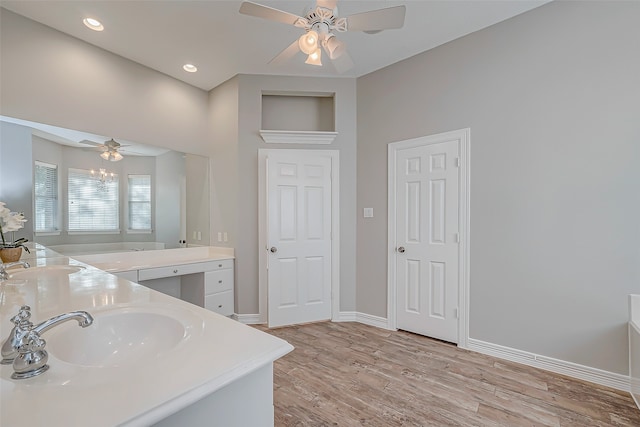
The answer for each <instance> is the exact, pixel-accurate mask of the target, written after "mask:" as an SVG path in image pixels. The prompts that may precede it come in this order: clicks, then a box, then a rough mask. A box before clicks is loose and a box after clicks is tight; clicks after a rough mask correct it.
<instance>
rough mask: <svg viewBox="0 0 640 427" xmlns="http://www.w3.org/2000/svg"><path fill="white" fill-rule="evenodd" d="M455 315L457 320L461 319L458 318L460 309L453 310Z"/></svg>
mask: <svg viewBox="0 0 640 427" xmlns="http://www.w3.org/2000/svg"><path fill="white" fill-rule="evenodd" d="M453 315H454V316H455V318H456V319H459V318H460V317H459V316H458V308H457V307H456V308H454V309H453Z"/></svg>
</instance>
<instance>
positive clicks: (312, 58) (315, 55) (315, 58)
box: [304, 48, 322, 65]
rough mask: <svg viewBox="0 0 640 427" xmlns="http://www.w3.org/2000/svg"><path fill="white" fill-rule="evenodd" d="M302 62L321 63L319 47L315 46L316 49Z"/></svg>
mask: <svg viewBox="0 0 640 427" xmlns="http://www.w3.org/2000/svg"><path fill="white" fill-rule="evenodd" d="M304 62H305V64H311V65H322V51H321V50H320V48H316V50H314V51H313V52H311V53H310V54H309V57H308V58H307V60H306V61H304Z"/></svg>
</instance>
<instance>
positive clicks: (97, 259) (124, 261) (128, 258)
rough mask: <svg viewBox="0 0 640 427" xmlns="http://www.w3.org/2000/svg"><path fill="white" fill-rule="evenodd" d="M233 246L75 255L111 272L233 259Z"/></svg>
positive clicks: (77, 258) (79, 259)
mask: <svg viewBox="0 0 640 427" xmlns="http://www.w3.org/2000/svg"><path fill="white" fill-rule="evenodd" d="M233 257H234V251H233V249H231V248H219V247H210V246H202V247H193V248H179V249H160V250H153V251H130V252H120V253H107V254H94V255H82V256H74V257H73V258H74V259H75V260H78V261H82V262H84V263H85V264H89V265H92V266H94V267H97V268H99V269H100V270H103V271H108V272H110V273H115V272H121V271H130V270H142V269H146V268H155V267H164V266H167V265H180V264H192V263H196V262H206V261H218V260H223V259H232V258H233Z"/></svg>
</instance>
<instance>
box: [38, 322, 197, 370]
mask: <svg viewBox="0 0 640 427" xmlns="http://www.w3.org/2000/svg"><path fill="white" fill-rule="evenodd" d="M93 317H94V322H93V324H92V325H90V326H88V327H86V328H80V327H78V325H77V324H76V323H75V322H69V323H66V324H64V325H60V326H59V327H57V328H54V329H51V330H50V331H48V332H46V333H45V334H44V338H45V339H46V341H47V350H48V351H49V352H50V353H51V354H52V355H54V356H55V357H57V358H58V359H60V360H63V361H65V362H68V363H73V364H77V365H82V366H92V367H120V366H125V365H132V364H136V363H137V364H140V363H148V362H151V361H152V360H153V359H154V358H156V357H159V356H160V355H162V354H163V353H165V352H167V351H168V350H171V349H172V348H174V347H176V346H177V345H178V344H179V343H180V342H181V341H183V340H184V339H185V337H186V335H187V329H186V328H185V326H184V325H183V324H182V323H181V322H180V321H179V320H177V319H175V318H173V317H171V316H169V315H167V314H164V313H153V312H136V311H115V312H114V311H110V312H105V313H101V314H94V315H93Z"/></svg>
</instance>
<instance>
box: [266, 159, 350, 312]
mask: <svg viewBox="0 0 640 427" xmlns="http://www.w3.org/2000/svg"><path fill="white" fill-rule="evenodd" d="M271 153H274V154H275V153H286V154H316V155H324V156H327V157H331V320H335V319H338V318H339V315H340V151H338V150H293V149H270V148H262V149H259V150H258V290H259V292H258V309H259V322H260V323H267V321H268V316H267V315H268V309H269V308H268V307H269V306H268V301H267V296H268V290H269V288H268V286H269V283H268V274H267V273H268V272H267V265H268V262H269V257H268V254H267V249H268V242H267V230H268V227H267V212H268V210H267V185H268V182H267V172H268V171H267V157H268V156H269V154H271Z"/></svg>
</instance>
